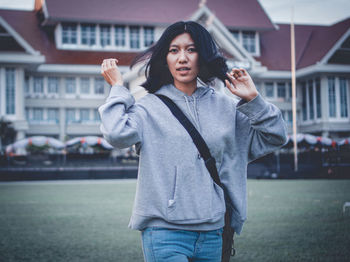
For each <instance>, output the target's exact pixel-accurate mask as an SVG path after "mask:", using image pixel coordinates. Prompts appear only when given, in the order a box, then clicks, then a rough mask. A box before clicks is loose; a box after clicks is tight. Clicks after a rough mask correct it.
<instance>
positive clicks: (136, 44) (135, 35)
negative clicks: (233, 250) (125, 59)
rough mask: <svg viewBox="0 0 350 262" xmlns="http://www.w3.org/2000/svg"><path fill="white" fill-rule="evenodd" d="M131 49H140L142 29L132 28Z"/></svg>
mask: <svg viewBox="0 0 350 262" xmlns="http://www.w3.org/2000/svg"><path fill="white" fill-rule="evenodd" d="M130 48H140V28H139V27H138V26H131V27H130Z"/></svg>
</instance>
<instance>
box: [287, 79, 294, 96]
mask: <svg viewBox="0 0 350 262" xmlns="http://www.w3.org/2000/svg"><path fill="white" fill-rule="evenodd" d="M288 92H289V99H292V97H293V91H292V83H290V82H289V83H288Z"/></svg>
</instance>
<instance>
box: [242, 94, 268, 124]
mask: <svg viewBox="0 0 350 262" xmlns="http://www.w3.org/2000/svg"><path fill="white" fill-rule="evenodd" d="M267 106H268V104H267V102H266V101H265V100H264V99H263V98H262V97H261V95H260V94H258V95H257V96H256V97H255V98H254V99H252V100H250V101H249V102H245V103H244V102H243V100H241V101H239V103H238V104H237V110H238V111H240V112H241V113H243V114H245V115H246V116H247V117H248V118H249V119H252V118H254V116H256V115H257V114H259V113H260V112H262V111H264V110H265V109H266V108H267Z"/></svg>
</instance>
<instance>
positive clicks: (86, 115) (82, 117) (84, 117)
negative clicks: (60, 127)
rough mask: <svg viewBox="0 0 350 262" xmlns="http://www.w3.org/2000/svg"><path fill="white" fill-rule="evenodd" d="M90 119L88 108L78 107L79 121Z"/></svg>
mask: <svg viewBox="0 0 350 262" xmlns="http://www.w3.org/2000/svg"><path fill="white" fill-rule="evenodd" d="M89 120H90V110H89V109H80V121H81V122H87V121H89Z"/></svg>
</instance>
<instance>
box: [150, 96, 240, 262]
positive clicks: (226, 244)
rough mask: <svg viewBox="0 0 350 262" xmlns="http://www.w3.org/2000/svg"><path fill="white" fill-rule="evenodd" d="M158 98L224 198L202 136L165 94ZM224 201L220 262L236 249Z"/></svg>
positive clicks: (214, 164)
mask: <svg viewBox="0 0 350 262" xmlns="http://www.w3.org/2000/svg"><path fill="white" fill-rule="evenodd" d="M156 96H158V97H159V99H160V100H162V101H163V102H164V104H165V105H166V106H167V107H168V108H169V109H170V111H171V113H172V114H173V115H174V116H175V117H176V118H177V120H179V122H180V123H181V124H182V125H183V126H184V128H185V129H186V131H187V132H188V133H189V135H190V136H191V138H192V140H193V143H194V144H195V145H196V147H197V149H198V151H199V153H200V155H201V157H202V158H203V160H204V163H205V166H206V167H207V169H208V171H209V173H210V176H211V177H212V179H213V180H214V182H215V183H216V184H217V185H218V186H220V187H221V188H222V189H223V190H224V195H225V199H226V197H227V194H226V193H225V188H224V186H223V185H222V184H221V181H220V177H219V174H218V171H217V169H216V162H215V158H213V157H212V156H211V154H210V151H209V148H208V146H207V144H206V143H205V141H204V139H203V137H202V136H201V135H200V133H199V132H198V130H197V129H196V128H195V127H194V125H193V124H192V123H191V121H190V120H188V118H187V117H186V116H185V114H184V113H183V112H182V111H181V109H180V108H179V107H178V106H177V105H176V104H175V103H174V102H173V101H172V100H171V99H170V98H169V97H167V96H163V95H156ZM227 203H228V201H226V213H225V226H224V231H223V233H222V258H221V261H222V262H228V261H229V260H230V256H234V255H235V253H236V251H235V249H234V246H233V245H234V240H233V236H234V230H233V228H231V225H230V222H231V213H230V212H231V208H229V206H230V205H228V204H227Z"/></svg>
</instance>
